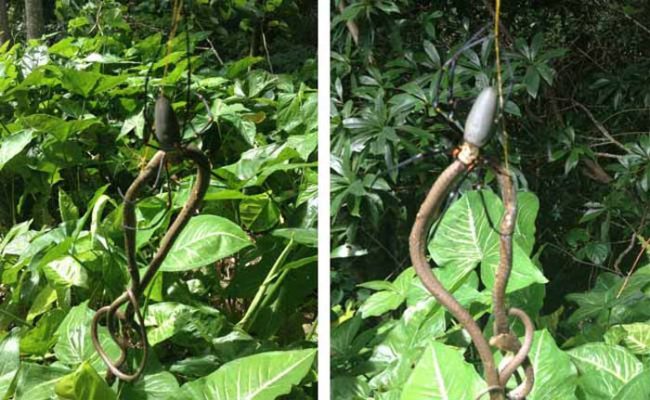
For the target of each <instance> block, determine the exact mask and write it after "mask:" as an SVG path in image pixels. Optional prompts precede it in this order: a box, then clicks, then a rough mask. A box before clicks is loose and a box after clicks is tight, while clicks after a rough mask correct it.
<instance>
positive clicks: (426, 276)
mask: <svg viewBox="0 0 650 400" xmlns="http://www.w3.org/2000/svg"><path fill="white" fill-rule="evenodd" d="M463 146H464V148H463V149H461V152H460V154H459V156H458V158H457V159H456V160H454V161H453V162H452V164H451V165H449V166H448V167H447V168H446V169H445V170H444V171H443V172H442V174H441V175H440V176H439V177H438V179H437V180H436V181H435V183H434V184H433V186H432V187H431V189H430V190H429V193H428V194H427V196H426V198H425V199H424V201H423V202H422V205H421V206H420V209H419V211H418V213H417V215H416V217H415V222H414V224H413V228H412V229H411V234H410V236H409V253H410V255H411V261H412V263H413V266H414V268H415V271H416V273H417V274H418V276H419V278H420V280H421V281H422V283H423V284H424V287H425V288H426V289H427V290H428V291H429V292H430V293H431V294H432V295H433V296H434V297H435V298H436V300H437V301H438V302H439V303H440V304H442V305H443V306H444V307H445V308H446V309H447V310H449V312H450V313H451V314H452V315H453V316H454V318H455V319H456V320H458V322H460V323H461V324H462V325H463V327H464V328H465V330H467V332H468V333H469V335H470V337H471V339H472V341H473V342H474V346H475V347H476V350H477V351H478V353H479V356H480V358H481V362H482V363H483V368H484V373H485V377H486V380H487V383H488V386H490V387H500V388H501V385H500V381H499V375H498V371H497V369H496V366H495V364H494V357H493V355H492V351H491V349H490V345H489V344H488V342H487V340H486V339H485V337H484V336H483V332H482V331H481V328H480V327H479V326H478V324H477V323H476V321H474V319H473V318H472V315H471V314H470V313H469V312H468V311H467V310H466V309H465V308H464V307H463V306H462V305H461V304H460V303H459V302H458V301H457V300H456V299H455V298H454V297H453V296H452V295H451V293H449V292H448V291H447V290H446V289H445V288H444V286H442V284H441V283H440V281H439V280H438V279H437V278H436V276H435V275H434V274H433V272H432V271H431V266H430V265H429V262H428V261H427V256H426V239H427V234H428V233H429V228H430V227H431V224H432V222H433V220H434V217H436V216H437V214H438V213H439V211H440V206H441V205H442V202H443V201H444V199H445V197H447V195H448V193H449V191H450V189H451V187H452V186H453V184H454V182H456V180H457V179H458V178H459V177H460V176H461V175H462V174H463V173H464V172H466V171H467V170H468V169H469V168H470V167H471V166H472V164H473V163H474V161H476V158H477V157H478V152H473V151H465V149H466V148H467V146H468V144H467V143H465V144H464V145H463ZM469 146H471V145H469ZM468 154H471V155H472V156H467V155H468ZM461 160H462V161H461ZM499 392H500V393H492V392H491V398H492V399H493V400H497V399H502V398H503V396H502V394H503V393H502V392H503V389H502V388H501V389H500V390H499Z"/></svg>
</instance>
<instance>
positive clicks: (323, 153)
mask: <svg viewBox="0 0 650 400" xmlns="http://www.w3.org/2000/svg"><path fill="white" fill-rule="evenodd" d="M329 93H330V2H329V1H323V0H320V1H319V2H318V398H319V399H320V400H328V399H329V398H330V198H329V197H330V169H329V165H330V162H329V161H330V96H329Z"/></svg>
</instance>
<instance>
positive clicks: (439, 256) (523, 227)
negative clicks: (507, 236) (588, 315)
mask: <svg viewBox="0 0 650 400" xmlns="http://www.w3.org/2000/svg"><path fill="white" fill-rule="evenodd" d="M483 196H484V198H485V203H486V207H485V208H484V207H483V203H482V201H481V198H480V195H479V193H478V192H476V191H473V192H468V193H466V194H465V195H464V196H463V197H462V198H461V199H460V200H458V201H456V202H455V203H454V204H452V205H451V207H449V209H448V210H447V212H446V213H445V215H444V217H443V220H442V222H441V223H440V227H439V228H438V231H437V233H436V235H435V236H434V238H433V240H431V241H430V242H429V252H430V253H431V255H432V256H433V259H434V261H435V262H436V263H437V264H438V265H441V266H443V267H445V268H454V269H459V270H460V271H461V272H462V273H465V272H469V271H471V270H472V269H474V268H475V267H476V266H477V265H478V264H479V263H480V264H481V280H482V281H483V283H484V284H485V286H486V287H487V288H488V289H492V287H493V286H494V277H495V274H496V269H497V266H498V264H499V258H500V256H499V235H498V233H497V232H495V230H494V229H492V228H491V227H490V225H489V222H488V216H487V215H486V213H485V211H486V210H485V209H487V212H488V213H489V218H490V219H491V220H492V222H493V224H494V225H496V226H495V228H497V229H498V225H499V221H500V219H501V215H502V214H503V205H502V204H501V201H500V200H499V198H498V197H497V196H496V195H495V194H494V193H492V192H490V191H484V192H483ZM531 201H532V199H529V200H524V201H523V202H522V203H523V206H525V205H526V204H530V205H531V206H532V205H534V204H532V203H531ZM521 207H522V205H521V204H520V208H521ZM530 215H531V212H529V211H521V210H520V212H519V216H520V218H523V219H522V222H518V228H519V229H518V232H515V240H514V241H513V243H512V250H513V261H512V265H513V268H512V274H511V276H510V280H509V281H508V287H507V291H508V293H510V292H514V291H515V290H518V289H522V288H524V287H527V286H529V285H531V284H533V283H546V282H548V281H547V280H546V278H545V277H544V275H543V274H542V273H541V272H540V271H539V270H538V269H537V267H536V266H535V265H534V264H533V262H532V261H531V260H530V258H529V257H528V254H527V250H528V248H530V247H532V245H531V236H532V235H534V232H532V233H531V232H530V229H531V227H532V228H534V224H531V223H530V218H531V217H530ZM520 243H522V244H524V245H525V246H526V247H527V248H526V249H525V250H524V249H522V247H521V245H520Z"/></svg>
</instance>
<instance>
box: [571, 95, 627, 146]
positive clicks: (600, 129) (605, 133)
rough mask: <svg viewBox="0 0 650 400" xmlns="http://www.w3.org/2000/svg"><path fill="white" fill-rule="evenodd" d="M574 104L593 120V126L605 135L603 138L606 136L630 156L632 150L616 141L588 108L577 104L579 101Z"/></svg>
mask: <svg viewBox="0 0 650 400" xmlns="http://www.w3.org/2000/svg"><path fill="white" fill-rule="evenodd" d="M573 104H574V105H575V106H576V107H578V108H579V109H581V110H582V111H583V112H584V113H585V114H586V115H587V117H588V118H589V119H590V120H591V122H593V124H594V125H595V126H596V128H598V130H599V131H600V133H602V134H603V136H605V137H606V138H607V139H609V141H610V142H612V143H613V144H615V145H616V146H618V147H619V148H621V149H622V150H623V151H625V152H626V153H628V154H629V153H630V150H629V149H628V148H627V147H625V145H623V143H621V142H619V141H618V140H616V138H614V136H612V135H611V134H610V133H609V131H608V130H607V128H605V127H604V126H603V124H601V123H600V122H599V121H598V120H597V119H596V117H594V115H593V114H592V113H591V111H589V109H588V108H587V107H585V106H584V105H583V104H582V103H579V102H577V101H575V100H573Z"/></svg>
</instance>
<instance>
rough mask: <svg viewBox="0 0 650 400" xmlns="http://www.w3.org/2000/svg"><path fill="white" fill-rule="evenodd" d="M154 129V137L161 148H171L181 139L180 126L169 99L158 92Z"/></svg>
mask: <svg viewBox="0 0 650 400" xmlns="http://www.w3.org/2000/svg"><path fill="white" fill-rule="evenodd" d="M154 129H155V131H156V139H158V143H160V147H161V148H162V149H163V150H166V151H167V150H172V149H173V148H174V147H175V146H176V145H177V144H179V143H180V141H181V134H180V128H179V126H178V120H177V119H176V113H175V112H174V109H172V105H171V103H170V102H169V99H167V97H165V95H164V94H163V93H160V95H159V96H158V100H156V108H155V110H154Z"/></svg>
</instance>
